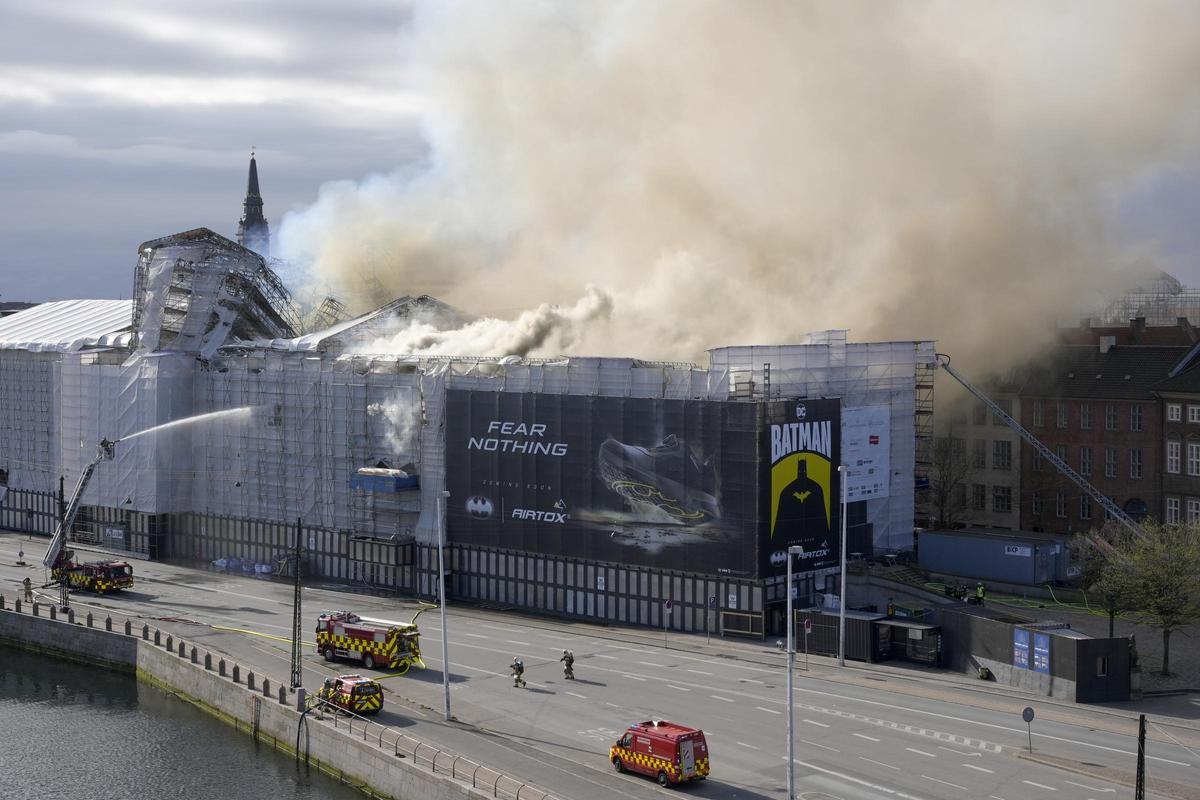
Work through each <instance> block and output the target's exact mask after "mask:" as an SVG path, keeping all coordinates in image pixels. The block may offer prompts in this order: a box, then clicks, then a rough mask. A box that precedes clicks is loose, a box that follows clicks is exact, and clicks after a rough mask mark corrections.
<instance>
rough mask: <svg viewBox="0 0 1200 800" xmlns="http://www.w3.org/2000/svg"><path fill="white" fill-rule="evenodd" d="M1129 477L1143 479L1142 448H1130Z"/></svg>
mask: <svg viewBox="0 0 1200 800" xmlns="http://www.w3.org/2000/svg"><path fill="white" fill-rule="evenodd" d="M1129 477H1130V478H1133V479H1135V480H1136V479H1138V478H1140V477H1142V448H1140V447H1131V448H1129Z"/></svg>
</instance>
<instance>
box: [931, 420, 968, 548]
mask: <svg viewBox="0 0 1200 800" xmlns="http://www.w3.org/2000/svg"><path fill="white" fill-rule="evenodd" d="M930 455H931V463H930V469H929V501H930V505H931V506H932V509H933V513H934V518H935V520H936V522H937V526H938V527H939V528H953V527H955V526H956V525H958V524H960V523H961V522H963V520H964V517H965V515H966V511H967V480H968V478H970V476H971V469H972V467H971V460H970V458H969V457H968V455H967V442H966V440H965V439H961V438H959V437H957V436H955V435H954V434H950V435H948V436H941V437H938V438H937V439H934V441H933V448H932V452H931V454H930Z"/></svg>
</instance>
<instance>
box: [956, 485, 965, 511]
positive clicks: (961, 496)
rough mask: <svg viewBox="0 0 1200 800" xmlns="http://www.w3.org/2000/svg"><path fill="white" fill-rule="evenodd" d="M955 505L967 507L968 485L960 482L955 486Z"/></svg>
mask: <svg viewBox="0 0 1200 800" xmlns="http://www.w3.org/2000/svg"><path fill="white" fill-rule="evenodd" d="M953 497H954V505H955V506H957V507H958V508H966V507H967V485H966V484H965V483H960V484H959V485H957V486H955V487H954V495H953Z"/></svg>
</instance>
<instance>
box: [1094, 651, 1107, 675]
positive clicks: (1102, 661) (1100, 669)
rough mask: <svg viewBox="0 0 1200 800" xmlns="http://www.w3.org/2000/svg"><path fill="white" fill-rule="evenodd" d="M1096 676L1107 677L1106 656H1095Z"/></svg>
mask: <svg viewBox="0 0 1200 800" xmlns="http://www.w3.org/2000/svg"><path fill="white" fill-rule="evenodd" d="M1096 677H1097V678H1107V677H1108V656H1096Z"/></svg>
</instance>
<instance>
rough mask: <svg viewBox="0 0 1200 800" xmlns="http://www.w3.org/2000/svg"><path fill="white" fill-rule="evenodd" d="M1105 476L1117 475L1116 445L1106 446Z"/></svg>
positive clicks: (1112, 476)
mask: <svg viewBox="0 0 1200 800" xmlns="http://www.w3.org/2000/svg"><path fill="white" fill-rule="evenodd" d="M1175 455H1176V456H1178V455H1179V454H1178V453H1176V454H1175ZM1104 477H1106V478H1115V477H1117V448H1115V447H1106V448H1104Z"/></svg>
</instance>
